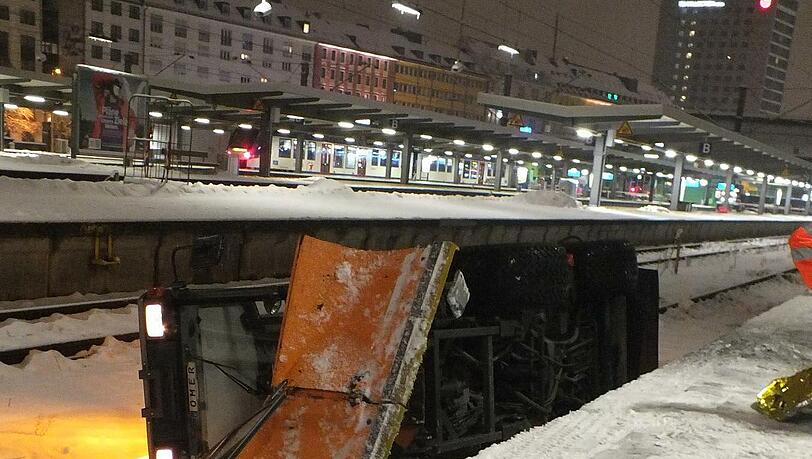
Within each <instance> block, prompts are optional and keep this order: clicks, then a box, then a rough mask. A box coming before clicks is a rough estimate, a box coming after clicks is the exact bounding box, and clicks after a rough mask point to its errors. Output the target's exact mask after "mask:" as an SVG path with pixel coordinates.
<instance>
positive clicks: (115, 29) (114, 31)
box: [110, 24, 121, 41]
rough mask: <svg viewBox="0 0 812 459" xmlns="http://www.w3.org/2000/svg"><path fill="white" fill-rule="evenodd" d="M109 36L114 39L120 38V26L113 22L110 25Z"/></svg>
mask: <svg viewBox="0 0 812 459" xmlns="http://www.w3.org/2000/svg"><path fill="white" fill-rule="evenodd" d="M110 38H111V39H112V40H114V41H117V40H121V26H120V25H117V24H113V25H111V26H110Z"/></svg>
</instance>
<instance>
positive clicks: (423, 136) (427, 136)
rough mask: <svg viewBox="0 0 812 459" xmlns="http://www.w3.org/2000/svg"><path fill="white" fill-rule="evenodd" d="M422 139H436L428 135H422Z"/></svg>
mask: <svg viewBox="0 0 812 459" xmlns="http://www.w3.org/2000/svg"><path fill="white" fill-rule="evenodd" d="M420 138H421V139H423V140H431V139H433V138H434V137H432V136H430V135H428V134H420Z"/></svg>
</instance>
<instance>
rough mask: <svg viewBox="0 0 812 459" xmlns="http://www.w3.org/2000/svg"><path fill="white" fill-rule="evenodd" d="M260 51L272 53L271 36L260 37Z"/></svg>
mask: <svg viewBox="0 0 812 459" xmlns="http://www.w3.org/2000/svg"><path fill="white" fill-rule="evenodd" d="M262 52H263V53H265V54H273V38H268V37H265V38H263V39H262Z"/></svg>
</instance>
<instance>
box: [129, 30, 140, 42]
mask: <svg viewBox="0 0 812 459" xmlns="http://www.w3.org/2000/svg"><path fill="white" fill-rule="evenodd" d="M129 38H130V41H131V42H133V43H138V42H139V41H141V31H140V30H138V29H130V37H129Z"/></svg>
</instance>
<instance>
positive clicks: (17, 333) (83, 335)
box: [0, 304, 138, 352]
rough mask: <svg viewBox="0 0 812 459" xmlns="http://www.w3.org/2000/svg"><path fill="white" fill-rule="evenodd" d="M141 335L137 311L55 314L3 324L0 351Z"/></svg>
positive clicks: (0, 333)
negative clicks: (106, 337) (131, 334)
mask: <svg viewBox="0 0 812 459" xmlns="http://www.w3.org/2000/svg"><path fill="white" fill-rule="evenodd" d="M136 332H138V309H137V307H136V305H134V304H131V305H129V306H127V307H124V308H119V309H112V310H110V309H92V310H90V311H87V312H81V313H77V314H68V315H65V314H52V315H50V316H48V317H45V318H42V319H37V320H17V319H7V320H5V321H3V322H0V352H2V351H9V350H14V349H27V348H32V347H37V346H44V345H48V344H53V343H54V341H55V340H56V341H58V342H65V343H67V342H71V341H81V340H84V339H90V338H103V337H105V336H118V335H124V334H128V333H136Z"/></svg>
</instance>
